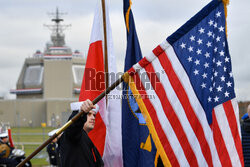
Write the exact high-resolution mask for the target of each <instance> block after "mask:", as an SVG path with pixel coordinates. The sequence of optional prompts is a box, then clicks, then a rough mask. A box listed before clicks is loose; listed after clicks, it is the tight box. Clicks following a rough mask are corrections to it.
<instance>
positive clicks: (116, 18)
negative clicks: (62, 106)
mask: <svg viewBox="0 0 250 167" xmlns="http://www.w3.org/2000/svg"><path fill="white" fill-rule="evenodd" d="M96 2H97V0H0V12H1V14H0V23H1V25H0V97H1V96H3V97H5V98H13V96H11V95H10V94H9V90H10V89H13V88H14V89H15V88H16V82H17V79H18V76H19V74H20V72H21V69H22V65H23V63H24V60H25V58H27V57H30V56H32V54H33V53H34V52H35V51H36V50H41V51H43V50H44V47H45V43H46V42H48V41H49V40H50V33H51V32H50V30H48V29H47V28H46V27H44V26H43V25H44V24H51V21H50V19H51V17H49V16H48V14H47V13H50V12H55V9H56V7H58V8H59V10H60V11H61V12H66V13H67V15H64V16H63V19H64V20H65V21H64V24H71V27H70V28H69V29H67V30H65V35H66V45H68V46H70V47H71V48H72V49H73V50H75V49H78V50H80V51H81V52H82V53H83V54H84V55H86V54H87V51H88V44H89V40H90V32H91V28H92V22H93V17H94V10H95V5H96ZM209 2H210V1H209V0H132V3H133V5H132V10H133V13H134V19H135V23H136V29H137V33H138V37H139V41H140V44H141V49H142V52H143V54H144V55H147V53H149V52H150V51H151V50H152V49H153V48H154V47H156V46H157V45H158V44H160V43H161V42H162V41H163V40H165V39H166V37H168V36H169V35H171V34H172V33H173V32H174V31H175V30H177V28H179V27H180V26H181V25H182V24H184V23H185V22H186V21H187V20H188V19H190V18H191V17H192V16H193V15H195V14H196V13H197V12H198V11H199V10H200V9H202V7H204V6H205V5H206V4H207V3H209ZM249 8H250V1H249V0H240V1H236V0H234V1H231V2H230V4H229V6H228V17H227V26H228V43H229V49H230V53H231V57H232V66H233V67H232V68H233V74H234V80H235V90H236V96H237V98H238V99H239V100H243V101H245V100H250V75H249V74H250V56H249V54H250V32H249V31H250V19H249V16H250V10H249ZM110 21H111V26H112V31H113V40H114V49H115V54H116V57H117V67H118V70H120V71H122V70H123V66H124V57H125V51H126V31H125V24H124V18H123V1H122V0H110Z"/></svg>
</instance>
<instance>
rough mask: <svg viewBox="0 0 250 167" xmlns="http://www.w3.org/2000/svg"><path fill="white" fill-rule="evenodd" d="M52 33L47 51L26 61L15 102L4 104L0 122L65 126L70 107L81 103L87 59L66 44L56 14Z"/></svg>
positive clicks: (35, 54) (65, 26) (53, 19)
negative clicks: (72, 104) (79, 100)
mask: <svg viewBox="0 0 250 167" xmlns="http://www.w3.org/2000/svg"><path fill="white" fill-rule="evenodd" d="M52 15H53V18H52V20H51V21H52V22H53V24H52V25H45V26H46V27H48V28H49V29H50V30H51V31H52V33H51V37H50V38H51V40H50V42H48V43H46V45H45V48H44V50H43V51H39V50H37V51H36V52H35V53H34V54H33V56H32V57H29V58H26V59H25V62H24V65H23V67H22V70H21V73H20V75H19V77H18V81H17V84H16V89H13V90H10V92H11V93H12V94H16V99H15V100H0V118H1V119H0V122H9V123H10V125H11V126H32V127H34V126H41V123H46V125H47V126H53V127H56V126H61V125H62V124H64V123H65V122H66V120H67V118H68V115H69V113H70V103H71V102H73V101H78V96H79V93H80V87H81V82H82V78H83V73H84V68H85V59H84V56H83V55H82V54H81V53H80V52H79V51H77V50H76V51H73V52H72V50H71V48H70V47H68V46H67V45H66V43H65V35H64V33H63V31H64V30H65V29H66V28H67V27H69V26H70V25H62V24H61V23H62V22H63V19H62V18H61V15H62V13H60V12H59V11H58V9H57V10H56V13H53V14H52Z"/></svg>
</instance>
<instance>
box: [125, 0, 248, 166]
mask: <svg viewBox="0 0 250 167" xmlns="http://www.w3.org/2000/svg"><path fill="white" fill-rule="evenodd" d="M225 26H226V23H225V12H224V4H223V2H222V1H217V0H215V1H212V2H210V3H209V4H208V5H207V6H206V7H204V8H203V9H202V10H201V11H200V12H199V13H197V14H196V15H195V16H194V17H193V18H191V19H190V20H189V21H188V22H187V23H185V24H184V25H183V26H182V27H181V28H179V29H178V30H177V31H176V32H175V33H174V34H172V35H171V36H169V37H168V38H167V40H166V41H164V42H163V43H162V44H160V45H159V46H158V47H156V48H155V49H154V50H153V52H152V53H151V54H150V55H148V56H146V57H145V58H143V59H142V60H141V61H139V62H138V63H137V64H135V65H134V66H133V67H132V68H131V69H130V70H129V71H128V72H129V74H130V76H131V78H132V80H131V82H130V87H131V89H132V91H133V93H134V94H139V95H140V96H141V97H143V98H138V99H137V103H138V105H139V106H140V109H141V111H142V112H143V114H144V117H145V119H146V122H147V125H148V127H149V129H150V133H151V134H152V137H153V139H154V142H155V144H156V146H157V150H159V152H160V155H161V158H162V160H163V162H164V165H165V166H168V165H172V166H244V162H243V155H242V146H241V137H240V125H239V113H238V112H239V111H238V104H237V101H236V99H235V92H234V81H233V75H232V68H231V58H230V55H229V50H228V43H227V36H226V27H225ZM145 74H146V75H145ZM133 81H134V82H133ZM148 85H150V86H148ZM134 86H136V88H137V89H135V88H134ZM145 95H148V96H149V95H150V97H151V98H145Z"/></svg>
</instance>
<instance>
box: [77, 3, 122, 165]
mask: <svg viewBox="0 0 250 167" xmlns="http://www.w3.org/2000/svg"><path fill="white" fill-rule="evenodd" d="M105 4H106V28H107V48H108V72H109V74H110V73H112V74H116V59H115V56H114V54H113V39H112V32H111V26H110V22H109V12H108V10H109V9H108V4H107V3H105ZM103 32H104V30H103V14H102V5H101V1H98V3H97V7H96V10H95V16H94V22H93V27H92V33H91V38H90V45H89V51H88V57H87V61H86V66H85V71H84V76H83V81H82V87H81V92H80V96H79V101H83V100H86V99H90V100H94V99H95V98H96V97H97V96H98V95H99V94H101V93H102V92H103V91H104V90H105V75H104V54H103V53H104V33H103ZM109 76H115V75H109ZM115 79H116V78H111V77H109V85H111V84H112V83H113V82H114V81H115ZM120 94H121V92H120V91H118V90H117V89H115V90H113V91H112V92H111V93H110V94H109V96H110V97H111V98H109V99H108V102H107V105H106V99H105V98H103V99H102V100H101V101H100V102H98V105H99V106H100V110H99V112H98V114H97V115H96V124H95V128H94V129H93V130H92V131H91V132H90V133H89V137H90V138H91V140H92V141H93V143H94V144H95V146H96V147H97V149H98V151H99V152H100V154H101V155H102V157H103V160H104V165H105V166H107V167H108V166H123V162H122V138H121V101H120V99H114V98H113V97H120V96H119V95H120ZM112 95H116V96H112ZM117 95H118V96H117Z"/></svg>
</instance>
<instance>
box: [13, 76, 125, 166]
mask: <svg viewBox="0 0 250 167" xmlns="http://www.w3.org/2000/svg"><path fill="white" fill-rule="evenodd" d="M127 75H128V73H124V74H123V75H122V76H121V77H120V78H119V79H118V80H116V82H114V83H113V84H112V85H111V86H110V87H108V88H107V89H106V90H105V91H103V92H102V93H101V94H100V95H99V96H98V97H96V98H95V99H94V100H93V101H92V103H93V104H94V105H95V104H96V103H98V102H99V101H100V100H101V99H102V98H103V97H104V96H106V95H107V94H108V93H109V92H110V91H112V90H113V89H114V88H115V87H116V86H118V85H119V84H120V83H122V82H123V81H124V78H126V77H127ZM82 114H84V111H81V112H79V113H78V114H77V115H75V116H74V117H73V118H72V119H71V120H69V121H68V122H67V123H66V124H64V125H63V126H62V127H61V128H60V129H59V130H58V131H57V132H56V133H55V134H54V135H53V136H51V137H50V138H49V139H48V140H47V141H45V142H44V143H43V144H42V145H40V146H39V147H38V148H37V149H36V150H35V151H34V152H32V153H31V154H30V155H29V156H28V157H27V158H25V159H24V160H23V161H22V162H20V163H19V164H18V165H17V167H22V166H23V165H24V164H25V163H26V162H28V161H29V160H30V159H31V158H33V157H34V156H35V155H36V154H38V153H39V152H40V151H41V150H42V149H43V148H44V147H46V146H47V145H48V144H49V143H51V141H52V140H53V139H55V138H56V137H57V136H59V135H60V134H61V133H62V132H63V131H65V130H66V129H67V128H68V127H69V126H70V125H71V124H72V123H74V122H75V121H76V120H78V119H79V118H80V117H81V115H82Z"/></svg>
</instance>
